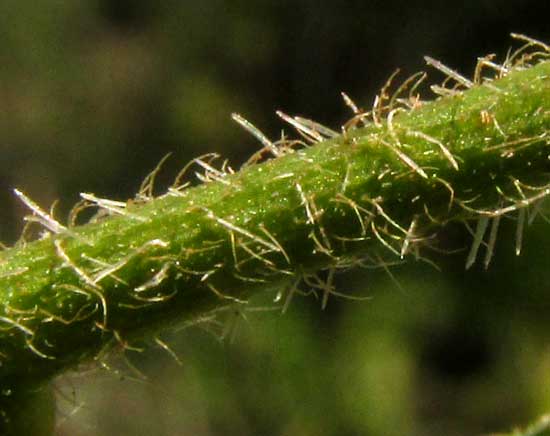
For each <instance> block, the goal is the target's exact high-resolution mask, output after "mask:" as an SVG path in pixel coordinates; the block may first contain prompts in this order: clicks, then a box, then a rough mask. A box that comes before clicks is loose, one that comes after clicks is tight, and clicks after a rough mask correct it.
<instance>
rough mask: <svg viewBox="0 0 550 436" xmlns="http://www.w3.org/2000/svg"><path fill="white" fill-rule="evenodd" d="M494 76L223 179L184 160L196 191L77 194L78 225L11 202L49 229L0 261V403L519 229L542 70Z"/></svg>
mask: <svg viewBox="0 0 550 436" xmlns="http://www.w3.org/2000/svg"><path fill="white" fill-rule="evenodd" d="M510 69H511V71H510V72H509V73H507V74H506V76H505V77H503V78H501V79H499V80H494V81H493V80H486V81H484V82H482V83H479V84H475V85H474V86H473V87H472V88H471V89H468V90H464V91H460V92H459V91H456V90H454V91H453V90H448V91H447V93H448V94H449V95H448V96H446V97H442V98H439V99H437V100H435V101H433V102H421V101H420V100H417V99H415V96H411V97H410V98H409V99H408V100H407V101H406V102H404V103H403V101H402V100H401V99H399V98H395V99H393V101H392V102H391V103H390V100H392V99H390V98H386V99H384V92H383V93H382V94H381V100H380V101H381V102H382V103H381V104H379V105H378V106H377V107H375V109H374V110H373V112H372V113H371V114H370V115H369V120H372V121H369V122H365V121H364V119H363V118H361V117H359V116H358V117H356V120H355V121H356V122H352V123H350V125H348V126H347V129H346V130H345V132H344V133H343V134H341V135H338V136H335V137H330V138H327V139H323V140H322V141H316V143H315V144H314V145H311V146H308V147H305V148H302V149H300V150H291V149H290V146H289V142H288V141H286V142H282V143H281V144H275V146H278V147H279V148H278V150H279V151H280V154H284V155H282V156H280V157H278V158H276V159H273V160H269V161H266V162H264V163H261V164H255V165H250V166H247V167H246V168H243V169H242V170H241V171H239V172H238V173H235V174H230V172H229V171H225V170H226V168H223V169H222V170H215V169H214V168H213V167H212V166H211V165H212V164H211V162H210V163H209V161H207V160H205V159H203V160H200V161H199V160H198V161H196V163H198V164H199V165H201V166H202V167H203V168H205V170H206V172H205V175H204V177H203V178H206V179H209V180H208V181H207V182H206V183H204V184H202V185H200V186H197V187H193V188H187V189H182V188H181V187H179V186H175V187H174V188H173V189H170V190H169V191H168V192H167V193H166V194H165V195H163V196H161V197H158V198H152V195H151V194H150V192H149V188H150V186H147V187H145V188H144V189H143V190H142V192H141V193H140V195H139V196H138V198H137V200H135V201H129V202H128V203H126V204H121V203H118V202H110V201H107V200H100V199H97V198H95V197H94V196H88V197H87V198H88V200H90V201H92V202H94V203H96V205H98V206H99V208H100V212H101V213H103V214H104V215H109V216H105V217H103V218H98V219H95V220H94V221H93V222H90V223H88V224H85V225H82V226H74V227H73V226H69V227H65V226H63V225H61V224H59V223H58V222H57V221H55V220H54V219H53V218H52V217H51V216H49V215H48V214H46V213H44V212H42V211H41V210H39V208H38V206H36V205H34V203H32V202H31V201H30V200H28V199H27V198H26V197H24V195H23V194H19V195H20V196H21V198H22V199H23V200H24V201H25V202H26V203H27V204H28V205H29V207H31V209H33V217H34V218H33V219H34V220H35V221H39V222H40V223H41V224H42V225H43V226H44V227H46V229H47V230H48V231H49V232H48V234H47V236H45V237H43V238H42V239H41V240H38V241H34V242H29V243H22V244H19V245H18V246H16V247H14V248H10V249H7V250H5V251H4V252H2V253H0V387H1V390H0V392H4V394H6V393H7V392H13V391H14V390H16V389H18V388H21V386H23V385H27V386H35V385H39V384H41V383H43V382H44V381H47V380H48V379H49V378H51V377H52V376H53V375H55V374H57V373H59V372H60V371H63V370H65V369H66V368H69V367H74V366H75V365H77V364H78V363H81V362H86V361H88V360H90V359H93V358H97V359H99V358H100V357H99V356H101V355H102V352H103V351H104V350H106V349H109V348H111V347H113V346H117V345H118V346H121V347H125V346H128V344H129V343H130V341H132V340H135V339H139V338H143V337H154V335H155V334H156V333H157V332H158V331H159V330H160V329H164V328H167V327H170V326H172V325H180V324H182V323H192V322H194V321H195V320H197V318H199V317H201V316H204V315H206V314H208V313H211V312H212V311H218V310H222V309H226V308H229V307H234V306H235V305H244V304H246V301H247V299H248V298H249V297H250V296H251V295H253V294H255V293H258V292H266V291H270V292H274V290H276V291H279V292H283V291H285V293H284V294H282V297H283V298H284V299H285V301H287V302H288V301H290V298H291V297H292V295H293V293H294V292H296V291H297V289H298V288H297V287H298V286H299V285H298V283H299V281H300V280H302V279H305V280H306V282H307V283H308V284H309V285H310V286H313V287H314V288H316V289H317V291H319V292H321V293H322V294H323V296H324V299H325V301H326V297H328V296H329V295H330V293H331V292H332V291H333V289H332V282H331V280H332V274H333V272H334V271H335V270H336V269H339V268H342V269H344V268H349V267H351V266H362V265H365V264H373V265H380V264H382V263H384V262H386V261H388V260H391V259H400V258H401V257H409V256H411V255H413V256H414V255H418V254H419V253H421V252H423V251H421V250H423V249H425V248H428V246H429V245H430V244H433V238H431V235H433V234H434V232H436V231H438V230H440V229H441V228H442V227H443V226H444V225H445V224H446V223H448V222H451V221H460V222H472V223H477V224H478V227H477V228H478V231H477V232H476V235H477V237H476V238H475V240H474V246H473V248H472V251H471V254H470V256H469V259H468V265H471V264H472V263H473V262H474V261H475V260H476V254H477V249H478V248H479V247H480V246H481V242H482V240H483V239H485V240H487V239H488V238H487V237H486V236H485V234H486V229H489V228H491V227H492V228H496V225H495V223H497V224H498V220H499V219H500V217H502V216H509V215H510V214H512V213H516V212H517V211H519V215H518V217H519V218H520V219H518V223H523V222H524V219H526V216H525V213H524V211H525V210H526V208H528V207H529V206H533V207H532V208H531V210H532V211H536V210H537V207H538V204H539V202H540V201H541V200H542V199H543V198H545V197H546V196H547V195H548V194H549V193H550V188H549V187H548V185H547V183H548V182H549V170H550V160H549V158H550V156H549V152H548V151H549V150H548V146H549V138H550V136H549V133H550V62H540V63H538V64H537V65H534V66H533V67H531V68H519V67H517V68H510ZM386 97H387V96H386ZM409 106H412V109H410V110H409V109H407V110H406V108H407V107H409ZM366 117H367V115H365V116H364V118H366ZM294 121H296V123H298V125H299V128H301V130H302V131H306V130H307V128H309V129H310V132H309V133H307V131H306V134H308V135H309V136H314V137H316V138H317V139H319V137H320V136H323V135H326V136H332V135H331V133H330V132H328V131H326V130H323V129H322V128H321V127H320V126H317V127H315V126H314V125H313V124H312V123H310V122H305V121H303V120H301V121H300V120H299V119H298V120H296V119H294ZM308 126H309V127H308ZM153 179H154V176H153V177H151V178H150V179H149V182H152V181H153ZM490 223H493V224H492V225H491V226H490V225H489V224H490ZM519 226H520V224H518V229H519ZM488 231H489V230H487V232H488ZM521 231H522V228H521V229H519V233H520V232H521ZM494 235H496V233H494ZM494 235H492V236H490V237H489V240H492V239H494V237H493V236H494ZM487 245H489V246H490V245H491V243H488V244H487ZM485 256H486V261H487V263H488V261H489V260H490V254H489V252H487V253H486V255H485ZM487 259H488V260H487ZM320 270H328V273H327V274H326V280H321V279H320V278H319V276H315V273H316V272H318V271H320Z"/></svg>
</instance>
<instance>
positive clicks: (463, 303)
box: [0, 0, 550, 436]
mask: <svg viewBox="0 0 550 436" xmlns="http://www.w3.org/2000/svg"><path fill="white" fill-rule="evenodd" d="M340 3H344V2H311V1H305V0H303V1H297V2H287V1H275V0H262V1H258V2H246V1H232V2H224V1H220V0H217V1H216V0H203V1H197V2H191V1H176V0H167V1H163V2H148V1H145V0H139V1H128V0H95V1H88V2H75V1H68V0H54V1H49V2H21V1H16V0H4V1H2V2H0V41H1V43H0V65H1V67H0V105H1V107H2V108H3V110H2V111H1V112H0V113H1V116H0V167H1V171H0V204H1V205H2V216H1V217H0V220H1V221H0V239H2V240H3V241H7V242H10V243H12V242H14V241H15V240H16V239H17V237H18V234H19V232H20V229H21V227H22V224H21V216H22V215H23V213H24V212H23V208H22V206H21V205H18V204H16V203H15V200H14V199H13V197H12V195H11V188H13V187H19V188H21V189H22V190H23V191H25V192H27V193H28V194H29V195H30V196H31V197H33V198H34V199H35V200H37V201H38V202H39V203H40V204H41V205H43V206H44V207H46V206H47V205H49V204H51V203H52V202H53V201H54V200H55V199H60V200H61V201H60V205H59V207H58V216H62V215H63V214H65V213H66V211H67V210H68V209H69V208H70V207H71V206H72V204H73V203H74V202H75V201H76V199H77V197H78V193H79V192H81V191H85V192H94V193H95V194H97V195H98V196H102V197H103V196H104V197H109V198H116V199H125V198H128V197H131V196H132V195H133V193H134V192H135V191H136V190H137V188H138V186H139V183H140V180H141V179H142V178H143V177H144V176H145V174H146V173H147V172H148V171H149V170H150V169H151V168H152V167H154V166H155V164H156V162H158V161H159V160H160V158H161V157H162V156H163V155H164V154H166V153H168V152H172V153H173V156H172V158H171V160H170V161H169V163H168V165H167V169H166V170H165V172H164V173H163V174H162V175H161V176H160V178H159V179H160V184H161V185H162V183H165V185H164V186H166V184H167V183H169V176H170V175H174V174H175V173H176V172H177V171H178V170H179V169H180V168H181V167H182V166H183V165H184V164H185V163H186V162H187V161H188V160H189V159H190V158H192V157H193V156H196V155H198V154H202V153H206V152H218V153H220V154H222V155H224V156H226V157H229V158H230V159H231V161H232V163H233V164H234V166H236V167H238V166H239V165H240V163H242V162H243V161H244V160H245V159H246V157H247V156H248V155H250V154H251V153H252V152H253V151H254V150H255V147H258V145H257V144H255V143H254V140H253V139H252V138H251V137H250V136H248V135H246V134H245V133H244V132H243V131H242V130H240V129H239V128H238V126H236V125H234V123H232V122H231V120H230V117H229V114H230V113H231V112H239V113H241V114H243V115H244V116H245V117H246V118H248V119H249V120H250V121H252V122H253V123H254V124H256V125H257V126H258V127H259V128H261V129H262V130H264V131H265V132H266V133H267V134H268V135H269V136H271V137H277V136H278V135H279V134H280V129H281V124H280V123H279V122H278V121H277V120H276V119H275V116H274V115H273V112H274V110H275V109H283V110H285V111H288V112H291V113H293V112H299V113H300V114H302V115H306V116H309V117H311V118H314V119H316V120H319V121H321V122H324V123H327V124H330V125H333V126H337V125H338V124H339V123H341V122H343V121H345V119H346V117H348V114H347V112H346V108H345V107H344V106H343V104H341V102H340V97H339V92H340V91H341V90H345V91H346V92H348V93H349V94H350V95H352V96H353V97H354V98H355V100H356V101H357V103H358V104H360V105H362V106H365V107H368V106H369V105H370V104H371V103H372V97H373V96H374V93H375V92H376V90H377V89H378V88H379V87H380V86H381V85H382V84H383V82H384V81H385V79H386V77H387V76H388V75H389V74H390V73H391V71H392V70H393V69H394V68H396V67H403V70H404V73H403V76H402V77H403V78H405V77H406V75H408V74H410V73H413V72H414V71H416V70H418V69H419V68H421V65H422V55H424V54H430V55H431V56H433V57H436V58H440V59H442V60H444V61H446V62H447V63H448V64H449V65H451V66H453V67H455V68H457V69H458V70H460V71H461V72H463V73H465V74H469V73H470V72H471V70H472V68H473V65H475V60H476V57H477V56H481V55H484V54H487V53H488V52H498V53H500V54H502V55H504V53H505V51H506V48H507V47H508V46H509V45H510V43H511V42H510V39H509V37H508V34H509V32H512V31H513V32H520V33H525V34H529V35H531V36H533V37H537V38H539V39H542V40H545V41H549V40H550V33H549V30H548V24H547V17H548V12H549V11H548V5H546V2H540V1H508V2H506V1H504V2H503V1H491V0H486V1H482V2H479V1H475V2H474V1H466V2H458V3H456V4H450V3H448V2H439V3H438V2H428V3H433V4H427V3H426V2H414V1H413V2H408V3H407V4H404V3H403V2H401V1H397V0H394V1H367V2H364V1H363V2H359V1H352V2H345V4H340ZM434 76H435V77H437V74H435V73H434V74H432V77H434ZM159 189H162V188H159ZM548 226H549V224H548V223H545V222H542V221H541V222H538V223H536V224H535V225H533V226H532V227H531V228H530V229H529V230H528V232H527V236H526V240H525V241H524V242H525V243H524V249H523V253H522V256H520V257H518V258H516V257H515V256H514V254H513V248H514V241H513V238H514V235H513V233H514V223H512V222H508V223H507V224H506V225H504V226H503V227H504V228H503V232H502V234H501V237H500V239H499V241H498V243H497V254H496V256H495V259H494V262H493V264H492V265H491V267H490V269H489V271H487V272H485V271H482V270H481V268H479V269H476V270H474V271H468V273H467V274H464V272H463V270H464V258H465V255H466V254H465V253H464V252H458V253H455V254H452V255H449V256H447V257H444V258H443V260H441V256H440V255H438V256H437V257H438V259H439V260H438V265H439V266H440V267H441V271H436V270H435V269H433V268H432V267H430V266H427V265H426V264H425V263H423V262H419V263H416V264H411V265H405V266H396V267H392V270H391V271H392V273H393V275H394V276H395V279H396V280H397V281H398V282H399V286H398V285H397V284H396V283H395V281H394V280H392V279H391V278H390V277H389V276H388V274H387V273H386V272H385V271H383V270H382V271H370V270H368V271H362V272H354V273H350V274H346V275H342V276H340V277H339V278H338V280H339V289H340V290H341V291H342V292H346V293H352V294H355V295H369V296H371V297H372V299H371V300H369V301H366V302H356V301H353V302H351V301H342V300H331V301H330V302H329V306H328V308H327V310H325V311H321V310H320V308H319V305H318V304H317V303H316V301H315V300H314V299H313V298H308V299H296V301H294V302H293V303H292V304H291V306H290V307H289V309H288V311H287V312H286V313H285V314H284V315H283V314H281V313H280V312H279V311H276V312H273V311H264V310H258V311H249V312H246V313H244V314H236V315H235V319H233V320H229V321H226V322H225V324H224V325H222V326H217V325H215V324H204V325H202V326H200V325H199V326H197V327H193V328H191V329H188V330H185V331H180V332H173V333H170V334H167V335H166V337H164V336H163V338H162V339H163V340H164V341H165V342H166V343H168V344H169V345H170V347H171V349H173V350H174V351H175V352H176V353H177V354H178V355H179V357H180V359H181V361H182V365H181V366H178V365H177V364H176V362H175V360H174V359H173V358H171V357H170V356H169V353H166V352H165V351H163V350H162V349H161V348H160V347H159V348H153V349H148V350H146V351H145V352H143V353H129V355H128V359H129V360H130V362H131V363H132V365H134V366H135V367H136V368H137V369H139V370H140V371H141V372H143V373H144V374H145V375H146V376H147V378H148V379H147V380H146V381H139V382H138V381H135V380H133V377H136V374H134V373H133V372H132V370H131V369H130V368H129V367H128V366H127V365H125V364H124V362H122V360H121V361H120V362H115V363H113V368H112V369H111V371H103V372H102V371H99V370H91V371H90V370H88V369H87V368H86V369H82V370H80V371H78V372H77V373H76V374H73V375H69V376H65V377H64V378H61V379H60V380H59V381H57V386H58V391H59V393H58V408H59V416H58V426H57V434H58V435H75V436H92V435H111V434H112V435H115V434H132V435H150V434H156V435H180V434H181V435H184V434H196V435H218V434H219V435H222V434H223V435H226V434H239V435H257V434H265V435H296V434H299V435H316V436H317V435H344V434H372V435H380V434H384V435H404V434H407V435H415V434H419V435H420V434H421V435H431V434H433V435H439V434H446V435H455V434H456V435H463V434H481V433H486V432H492V431H505V430H509V429H511V428H512V427H513V426H514V425H515V424H520V423H523V422H526V421H528V420H530V419H531V418H533V417H534V416H537V415H539V414H541V413H544V412H545V411H548V410H550V384H549V383H548V379H549V376H550V346H549V344H550V335H549V334H548V331H550V328H549V327H550V317H549V316H548V313H549V309H550V298H549V297H548V295H549V289H548V285H547V283H548V281H549V279H550V275H549V273H548V258H547V256H546V253H547V252H548V247H549V246H550V245H549V244H550V237H549V236H548V235H549V234H550V233H549V232H548ZM442 239H443V241H442V245H443V247H446V248H449V249H455V248H465V247H467V245H468V243H469V241H470V236H469V235H468V233H467V232H466V231H464V230H463V229H458V228H451V229H449V230H448V232H447V233H446V234H445V235H444V236H443V238H442ZM256 305H257V306H259V307H261V308H266V307H269V306H270V305H272V302H270V301H261V298H260V299H259V300H258V301H257V302H256ZM224 331H225V333H226V335H225V336H226V338H225V339H224V340H220V336H221V335H222V333H223V332H224ZM229 337H233V340H229ZM116 363H118V364H116ZM116 368H118V371H119V372H116V371H117V370H116ZM120 378H124V380H120Z"/></svg>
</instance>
